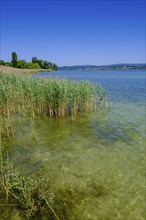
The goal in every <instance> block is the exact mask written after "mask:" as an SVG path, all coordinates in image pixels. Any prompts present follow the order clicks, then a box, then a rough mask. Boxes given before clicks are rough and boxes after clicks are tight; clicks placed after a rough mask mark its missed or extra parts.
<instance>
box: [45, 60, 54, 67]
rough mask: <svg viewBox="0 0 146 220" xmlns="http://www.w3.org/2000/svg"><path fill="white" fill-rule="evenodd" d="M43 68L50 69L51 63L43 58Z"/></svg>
mask: <svg viewBox="0 0 146 220" xmlns="http://www.w3.org/2000/svg"><path fill="white" fill-rule="evenodd" d="M43 69H52V63H50V62H48V61H46V60H45V61H44V64H43Z"/></svg>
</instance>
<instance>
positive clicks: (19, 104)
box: [0, 74, 106, 118]
mask: <svg viewBox="0 0 146 220" xmlns="http://www.w3.org/2000/svg"><path fill="white" fill-rule="evenodd" d="M105 104H106V96H105V91H104V90H103V89H102V88H101V87H99V86H96V85H93V84H92V83H90V82H88V81H73V80H68V79H60V78H55V79H54V78H48V79H44V78H36V79H34V78H30V77H24V76H15V75H4V74H0V114H1V115H2V117H10V116H11V115H13V114H14V113H21V114H26V113H29V114H31V115H33V116H34V115H43V116H50V117H58V118H59V117H65V116H67V115H74V116H75V115H77V114H79V113H88V112H92V111H97V110H99V109H100V108H101V107H102V108H103V106H104V107H105Z"/></svg>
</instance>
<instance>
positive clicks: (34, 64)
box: [0, 52, 58, 70]
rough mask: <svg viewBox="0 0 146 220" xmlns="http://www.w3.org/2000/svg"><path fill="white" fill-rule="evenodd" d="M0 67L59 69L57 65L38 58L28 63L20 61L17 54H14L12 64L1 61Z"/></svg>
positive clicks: (33, 58)
mask: <svg viewBox="0 0 146 220" xmlns="http://www.w3.org/2000/svg"><path fill="white" fill-rule="evenodd" d="M0 65H3V66H11V67H15V68H20V69H51V70H57V69H58V66H57V65H56V63H51V62H48V61H47V60H41V59H37V57H32V61H31V62H26V61H25V60H18V59H17V53H16V52H12V59H11V62H5V61H4V60H0Z"/></svg>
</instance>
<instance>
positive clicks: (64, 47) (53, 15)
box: [0, 0, 146, 66]
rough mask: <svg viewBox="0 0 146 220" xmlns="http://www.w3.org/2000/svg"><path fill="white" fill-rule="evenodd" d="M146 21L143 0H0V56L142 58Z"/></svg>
mask: <svg viewBox="0 0 146 220" xmlns="http://www.w3.org/2000/svg"><path fill="white" fill-rule="evenodd" d="M145 26H146V24H145V1H144V0H122V1H120V0H114V1H111V0H107V1H105V0H102V1H98V0H96V1H92V0H90V1H87V0H86V1H85V0H84V1H83V0H82V1H77V0H74V1H69V0H68V1H61V0H60V1H56V0H54V1H49V0H48V1H47V0H46V1H43V0H40V1H39V0H36V1H35V0H32V1H28V0H25V1H22V0H17V1H12V0H1V35H0V37H1V38H0V40H1V41H0V53H1V57H0V59H3V60H5V61H10V59H11V53H12V52H13V51H15V52H17V55H18V59H25V60H26V61H31V58H32V57H33V56H36V57H37V58H40V59H44V60H48V61H51V62H55V63H57V64H58V65H59V66H63V65H78V64H95V65H103V64H114V63H143V62H145Z"/></svg>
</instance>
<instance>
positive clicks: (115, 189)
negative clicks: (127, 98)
mask: <svg viewBox="0 0 146 220" xmlns="http://www.w3.org/2000/svg"><path fill="white" fill-rule="evenodd" d="M144 112H145V110H144V106H142V105H141V106H137V105H136V104H135V105H134V104H131V105H130V104H128V105H126V104H121V105H120V104H118V105H114V106H113V108H112V109H111V110H110V111H109V112H107V113H101V114H99V115H91V116H89V117H77V118H76V119H75V120H73V119H72V118H67V119H61V120H56V119H52V118H51V119H49V118H47V117H46V118H41V117H35V118H34V119H31V120H30V119H29V118H21V119H18V118H16V121H15V136H14V137H13V138H12V139H11V141H9V146H10V148H9V157H10V160H11V161H12V163H13V167H14V170H17V171H18V172H20V174H21V175H23V176H25V177H26V178H27V177H28V176H33V175H34V173H35V181H37V178H38V179H39V178H40V176H42V177H43V178H44V179H47V178H49V180H50V182H49V184H50V185H49V187H50V191H49V192H51V193H54V198H53V199H54V204H56V209H55V211H56V212H57V216H59V217H60V219H78V220H82V219H90V220H93V219H95V220H98V219H105V220H107V219H131V220H132V219H135V220H137V219H144V218H145V200H144V192H145V188H144V183H145V170H144V165H145V161H144V144H145V135H144V120H143V118H144ZM10 143H11V144H10ZM5 146H7V141H6V140H5ZM32 178H33V177H32ZM54 207H55V206H54ZM10 210H11V213H9V212H10ZM59 210H60V211H59ZM23 212H24V210H22V211H21V210H19V209H16V207H15V208H14V207H10V208H7V209H4V208H3V209H2V216H5V215H6V216H8V218H10V219H15V218H13V217H14V216H16V215H18V216H19V218H20V219H23V218H24V219H25V217H24V213H23ZM12 213H14V215H13V217H12ZM22 214H23V217H22V218H21V215H22ZM19 218H18V219H19ZM45 218H46V219H47V217H45V216H44V215H42V219H45ZM52 218H54V219H55V217H54V215H53V216H52ZM39 219H41V217H40V216H39Z"/></svg>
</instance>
